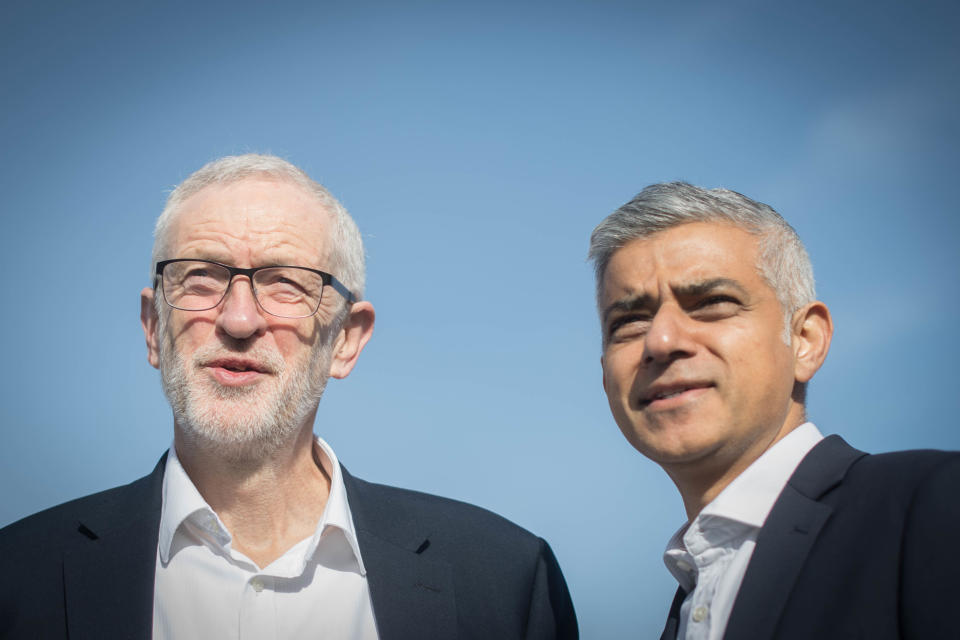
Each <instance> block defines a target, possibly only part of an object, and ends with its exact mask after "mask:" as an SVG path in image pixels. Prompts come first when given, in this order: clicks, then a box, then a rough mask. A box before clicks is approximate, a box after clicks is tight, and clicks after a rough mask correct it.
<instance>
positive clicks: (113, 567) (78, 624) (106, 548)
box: [63, 455, 166, 640]
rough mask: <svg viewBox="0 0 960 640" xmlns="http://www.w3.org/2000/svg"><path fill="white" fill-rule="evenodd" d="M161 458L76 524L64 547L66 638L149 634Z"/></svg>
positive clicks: (157, 526)
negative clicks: (146, 474)
mask: <svg viewBox="0 0 960 640" xmlns="http://www.w3.org/2000/svg"><path fill="white" fill-rule="evenodd" d="M165 462H166V456H165V455H164V457H163V458H161V460H160V463H159V464H158V465H157V467H156V468H155V469H154V470H153V473H151V474H150V475H149V476H147V477H145V478H141V479H140V480H137V481H136V482H134V483H132V484H129V485H127V486H125V487H121V488H119V489H116V490H114V491H112V492H110V493H109V494H107V497H106V498H105V499H104V501H103V502H102V503H100V504H99V505H97V506H96V508H94V509H93V510H91V512H90V513H88V514H86V515H85V516H84V518H83V520H82V521H80V522H78V523H76V531H75V532H74V535H73V540H72V543H71V544H68V545H67V546H66V547H65V550H64V557H63V580H64V601H65V606H66V611H67V627H68V630H69V635H70V638H72V639H74V640H76V639H82V638H98V639H109V638H149V637H150V635H151V633H152V629H153V581H154V569H155V566H156V554H157V537H158V532H159V528H160V507H161V490H162V484H163V469H164V464H165Z"/></svg>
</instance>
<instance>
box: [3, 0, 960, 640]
mask: <svg viewBox="0 0 960 640" xmlns="http://www.w3.org/2000/svg"><path fill="white" fill-rule="evenodd" d="M782 4H785V3H769V2H702V3H690V2H674V3H666V2H656V3H653V2H651V3H642V2H629V3H628V2H591V3H586V2H583V3H568V2H542V3H520V2H511V3H498V2H484V3H469V4H463V3H455V2H413V3H370V2H337V3H323V2H311V3H306V2H304V3H302V4H294V3H284V2H276V3H266V2H257V3H243V2H230V3H217V2H198V3H192V2H191V3H185V2H165V3H159V2H96V1H93V2H83V3H77V2H43V1H41V2H25V1H22V0H15V1H12V2H4V3H3V4H2V7H0V115H2V117H0V211H2V215H3V229H4V231H3V233H2V234H0V267H2V271H0V273H2V275H3V277H2V278H0V305H2V310H3V320H2V322H3V324H2V332H0V353H3V355H4V357H5V361H6V362H7V365H6V366H5V367H3V370H2V373H0V376H2V385H0V393H2V397H0V411H2V414H0V415H2V418H0V420H2V422H0V424H2V428H3V430H4V431H3V436H4V437H3V440H4V445H3V446H2V447H0V487H2V490H0V491H2V494H0V495H2V500H0V524H4V523H7V522H11V521H13V520H15V519H17V518H20V517H22V516H24V515H27V514H28V513H31V512H33V511H36V510H38V509H40V508H43V507H47V506H50V505H53V504H55V503H58V502H61V501H63V500H66V499H68V498H71V497H75V496H78V495H81V494H85V493H89V492H92V491H95V490H99V489H103V488H107V487H109V486H113V485H116V484H120V483H123V482H127V481H129V480H132V479H134V478H136V477H139V476H140V475H143V474H144V473H146V472H147V471H149V470H150V469H151V468H152V466H153V464H154V463H155V462H156V460H157V458H158V457H159V456H160V454H161V453H162V452H163V450H164V449H165V448H166V447H167V446H168V444H169V442H170V439H171V416H170V411H169V408H168V407H167V404H166V402H165V400H164V398H163V395H162V393H161V391H160V384H159V380H158V375H157V373H156V372H155V371H154V370H153V369H152V368H150V367H149V365H148V364H147V362H146V357H145V349H144V346H143V337H142V334H141V330H140V326H139V320H138V310H139V300H138V292H139V290H140V288H141V287H143V286H145V285H146V284H148V282H149V278H148V269H149V254H150V247H151V235H150V234H151V229H152V225H153V220H154V218H155V216H156V215H157V214H158V213H159V211H160V209H161V207H162V204H163V200H164V198H165V196H166V194H167V192H168V191H169V189H170V188H172V186H174V185H175V184H176V183H178V182H179V181H181V180H182V179H183V178H185V177H186V176H187V175H188V174H189V173H190V172H192V171H193V170H195V169H196V168H198V167H199V166H200V165H202V164H203V163H204V162H206V161H208V160H210V159H212V158H215V157H217V156H220V155H224V154H231V153H240V152H246V151H265V152H273V153H276V154H279V155H282V156H284V157H286V158H288V159H290V160H291V161H293V162H294V163H296V164H298V165H300V166H302V167H303V168H304V169H306V170H307V171H308V172H309V173H310V174H311V175H312V176H313V177H315V178H316V179H317V180H319V181H320V182H322V183H324V184H325V185H327V186H328V187H329V188H330V189H331V190H332V191H333V193H334V194H336V195H337V196H338V197H339V198H340V199H341V200H342V202H343V203H344V204H345V205H346V206H347V208H348V209H350V211H351V212H352V213H353V215H354V217H355V218H356V220H357V222H358V224H359V225H360V228H361V230H362V231H363V234H364V239H365V241H366V244H367V251H368V254H369V263H368V266H369V273H368V283H369V285H368V289H367V292H368V297H369V299H370V300H372V301H373V303H374V305H375V306H376V309H377V311H378V317H377V327H376V331H375V334H374V338H373V340H372V341H371V343H370V344H369V345H368V347H367V350H366V351H365V352H364V354H363V356H362V358H361V360H360V363H359V366H358V368H357V369H356V370H355V371H354V373H353V374H352V375H351V376H350V378H348V379H347V380H345V381H336V382H334V383H332V384H331V385H330V386H329V387H328V390H327V395H326V397H325V398H324V399H323V402H322V404H321V408H320V412H319V417H318V419H317V424H316V431H317V432H318V433H319V434H321V435H322V436H323V437H324V438H326V439H327V440H328V441H329V442H330V443H331V444H332V445H333V447H334V448H335V450H336V451H337V453H338V455H339V456H340V457H341V459H342V460H343V461H344V463H345V464H346V465H347V466H348V467H349V468H350V470H351V471H352V472H353V473H355V474H357V475H359V476H361V477H364V478H367V479H370V480H375V481H381V482H387V483H391V484H396V485H400V486H406V487H411V488H415V489H420V490H424V491H429V492H434V493H439V494H443V495H448V496H452V497H455V498H460V499H463V500H467V501H470V502H475V503H477V504H480V505H483V506H486V507H488V508H490V509H492V510H494V511H497V512H499V513H501V514H503V515H505V516H507V517H509V518H511V519H513V520H515V521H516V522H518V523H520V524H521V525H523V526H525V527H527V528H529V529H531V530H533V531H535V532H537V533H538V534H540V535H542V536H544V537H545V538H547V539H548V540H549V541H550V543H551V544H552V545H553V547H554V549H555V551H556V554H557V556H558V558H559V559H560V562H561V565H562V567H563V568H564V571H565V574H566V577H567V580H568V583H569V585H570V588H571V591H572V594H573V598H574V602H575V604H576V607H577V610H578V613H579V616H580V621H581V627H582V630H583V635H584V637H586V638H619V637H626V636H628V635H630V636H632V637H640V638H646V637H656V636H657V635H658V634H659V630H660V628H661V625H662V621H663V619H664V617H665V614H666V611H667V608H668V606H669V602H670V599H671V596H672V593H673V589H674V584H673V582H672V579H671V578H670V576H669V575H668V574H667V572H666V570H665V569H664V568H663V565H662V563H661V560H660V555H661V551H662V548H663V546H664V544H665V542H666V539H667V538H668V537H669V535H670V534H671V533H672V532H673V530H674V529H675V528H676V527H677V526H679V524H680V523H681V522H682V520H683V518H684V515H683V510H682V505H681V502H680V499H679V497H678V495H677V494H676V491H675V489H674V488H673V486H672V484H671V483H670V482H669V480H668V479H667V477H666V475H665V474H664V473H663V472H662V471H661V470H660V469H659V468H658V467H656V466H655V465H653V464H652V463H650V462H649V461H647V460H645V459H644V458H643V457H641V456H640V454H638V453H636V452H635V451H634V450H633V449H632V448H631V447H630V446H629V445H628V444H627V442H626V441H625V440H624V439H623V438H622V436H621V435H620V433H619V430H618V429H617V427H616V426H615V425H614V423H613V420H612V419H611V417H610V415H609V411H608V408H607V405H606V399H605V397H604V395H603V392H602V389H601V386H600V367H599V353H600V351H599V335H598V328H597V321H596V317H595V314H594V309H593V290H592V276H591V273H590V268H589V265H588V264H587V263H586V262H585V254H586V250H587V239H588V236H589V234H590V231H591V230H592V229H593V227H594V226H595V225H596V224H597V223H598V222H599V221H600V220H601V219H602V218H603V217H604V216H605V215H607V214H608V213H609V212H611V211H612V210H613V209H615V208H616V207H618V206H619V205H620V204H622V203H623V202H625V201H626V200H628V199H629V198H631V197H632V196H633V195H634V194H635V193H636V192H637V191H639V190H640V189H641V188H642V187H643V186H645V185H646V184H649V183H651V182H658V181H662V180H672V179H686V180H689V181H691V182H694V183H697V184H701V185H704V186H708V187H714V186H724V187H728V188H732V189H735V190H737V191H741V192H743V193H746V194H747V195H750V196H752V197H754V198H756V199H759V200H762V201H764V202H767V203H769V204H771V205H772V206H773V207H775V208H776V209H777V210H779V211H780V212H781V213H782V214H783V215H784V216H785V217H786V218H787V219H788V220H790V221H791V222H792V223H793V224H794V226H795V227H796V228H797V229H798V231H799V232H800V234H801V236H802V237H803V238H804V239H805V241H806V243H807V247H808V249H809V251H810V254H811V256H812V258H813V260H814V266H815V269H816V273H817V279H818V288H819V294H820V297H821V298H822V299H823V300H825V301H826V302H827V303H828V304H829V305H830V307H831V309H832V310H833V312H834V315H835V321H836V335H835V338H834V345H833V349H832V352H831V354H830V357H829V359H828V361H827V364H826V366H825V367H824V369H823V370H822V371H821V372H820V374H819V375H818V376H817V378H816V379H815V380H814V383H813V385H812V387H811V392H810V415H811V416H812V418H813V419H814V420H815V421H816V422H817V424H818V425H819V426H820V427H821V429H822V430H823V431H825V432H827V433H834V432H839V433H841V434H843V435H844V436H845V437H846V438H847V439H848V440H849V441H850V442H851V443H853V444H854V445H856V446H859V447H861V448H864V449H866V450H870V451H884V450H891V449H898V448H905V447H938V448H953V449H957V448H960V434H958V430H957V424H956V415H957V413H958V409H960V394H958V392H957V389H958V386H960V373H958V367H957V362H958V360H960V346H958V344H960V343H958V340H957V338H956V336H957V324H958V320H957V319H958V317H960V296H958V293H960V292H958V275H960V255H958V249H957V247H958V242H960V222H958V220H960V216H958V206H957V201H956V198H955V196H951V193H953V192H954V189H953V187H954V185H955V183H956V180H957V175H958V174H960V162H958V161H960V151H958V149H960V144H958V143H960V139H958V138H960V108H958V96H960V85H958V78H960V74H958V72H960V55H958V53H960V45H958V43H960V40H958V39H957V38H956V34H955V31H956V25H957V23H958V19H957V18H958V10H957V9H956V8H955V5H954V4H952V3H946V2H939V3H938V2H924V3H909V4H908V3H896V4H894V3H884V2H872V3H867V2H859V3H844V2H805V3H792V4H793V5H794V6H793V7H792V8H786V7H783V6H782Z"/></svg>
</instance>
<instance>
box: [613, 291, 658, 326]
mask: <svg viewBox="0 0 960 640" xmlns="http://www.w3.org/2000/svg"><path fill="white" fill-rule="evenodd" d="M653 304H654V303H653V296H651V295H650V294H646V293H643V294H640V295H633V296H630V297H629V298H622V299H620V300H617V301H616V302H614V303H613V304H611V305H609V306H607V308H606V309H604V310H603V323H604V324H606V322H607V319H608V318H609V317H610V315H611V314H613V313H617V312H625V311H636V310H637V309H650V308H652V307H653Z"/></svg>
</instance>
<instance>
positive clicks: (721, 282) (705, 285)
mask: <svg viewBox="0 0 960 640" xmlns="http://www.w3.org/2000/svg"><path fill="white" fill-rule="evenodd" d="M717 289H734V290H735V291H737V293H739V294H740V295H742V296H746V295H747V290H746V289H744V287H743V285H742V284H740V283H739V282H737V281H736V280H733V279H731V278H711V279H710V280H704V281H703V282H692V283H690V284H682V285H677V286H675V287H673V292H674V295H676V296H678V297H684V298H687V297H689V298H696V297H699V296H705V295H707V294H710V293H713V292H714V291H716V290H717Z"/></svg>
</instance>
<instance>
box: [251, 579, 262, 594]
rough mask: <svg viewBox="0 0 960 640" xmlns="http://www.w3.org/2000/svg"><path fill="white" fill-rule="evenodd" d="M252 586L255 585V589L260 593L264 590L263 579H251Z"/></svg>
mask: <svg viewBox="0 0 960 640" xmlns="http://www.w3.org/2000/svg"><path fill="white" fill-rule="evenodd" d="M250 586H251V587H253V590H254V591H256V592H257V593H260V592H261V591H263V580H261V579H260V578H254V579H253V580H251V581H250Z"/></svg>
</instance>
